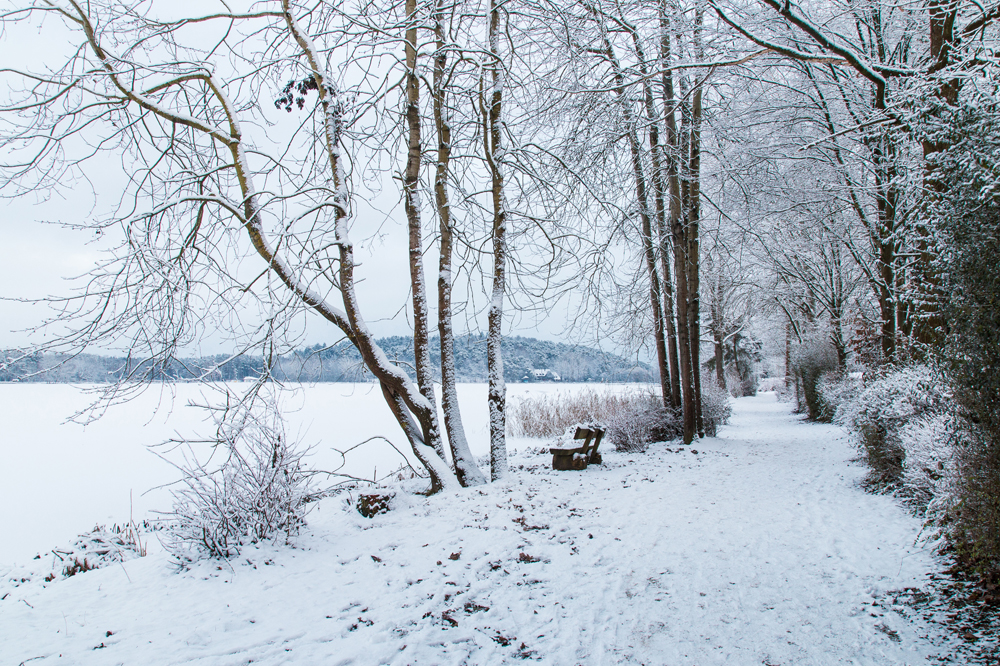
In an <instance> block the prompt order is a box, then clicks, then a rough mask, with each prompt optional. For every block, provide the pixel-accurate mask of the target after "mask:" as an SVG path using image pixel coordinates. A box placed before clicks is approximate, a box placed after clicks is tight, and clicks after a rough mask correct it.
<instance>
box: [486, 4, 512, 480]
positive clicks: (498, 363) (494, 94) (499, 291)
mask: <svg viewBox="0 0 1000 666" xmlns="http://www.w3.org/2000/svg"><path fill="white" fill-rule="evenodd" d="M489 49H490V54H489V58H490V64H489V67H488V69H489V70H490V82H491V89H490V91H489V92H490V105H489V111H488V114H487V117H486V123H485V125H484V127H483V139H484V141H485V142H486V161H487V164H488V165H489V169H490V174H491V176H492V195H493V226H492V233H491V235H492V239H493V294H492V298H491V300H490V310H489V319H488V327H489V330H488V335H487V339H486V359H487V362H486V365H487V372H488V374H489V387H488V393H489V397H488V400H489V408H490V478H491V479H492V480H493V481H498V480H500V479H502V478H504V477H505V476H507V436H506V428H507V404H506V401H507V385H506V383H505V382H504V376H503V354H502V349H501V346H502V342H503V301H504V295H505V291H506V268H507V211H506V201H505V200H504V193H503V172H502V166H503V165H502V160H503V155H502V148H501V140H502V135H503V132H502V127H501V123H502V122H503V120H502V118H503V116H502V107H501V104H502V102H503V84H504V81H503V78H504V77H503V66H502V63H501V62H500V5H499V0H490V27H489Z"/></svg>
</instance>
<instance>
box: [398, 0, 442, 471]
mask: <svg viewBox="0 0 1000 666" xmlns="http://www.w3.org/2000/svg"><path fill="white" fill-rule="evenodd" d="M416 11H417V2H416V0H406V17H407V23H408V25H407V28H406V46H405V55H406V126H407V130H408V136H407V152H406V171H405V173H404V174H403V208H404V210H405V212H406V223H407V228H408V230H409V242H410V247H409V251H410V262H409V263H410V291H411V293H412V296H413V358H414V366H415V367H416V371H417V386H419V387H420V393H422V394H423V396H424V398H425V399H426V400H427V402H429V403H430V404H431V406H432V408H433V410H434V413H433V414H432V415H431V417H430V420H431V421H432V428H433V429H434V430H436V431H438V432H437V435H436V436H435V437H434V438H433V441H434V443H435V446H434V449H435V451H437V454H438V455H439V456H441V458H443V459H446V457H445V452H444V444H443V443H442V441H441V435H440V425H439V424H438V420H437V407H436V405H437V401H436V399H435V397H434V380H433V376H432V374H431V354H430V334H429V319H430V317H429V312H428V306H427V283H426V278H425V277H424V259H423V257H424V253H423V250H424V248H423V229H422V224H421V220H420V158H421V156H422V146H421V136H420V133H421V120H420V79H419V77H418V75H417V17H416Z"/></svg>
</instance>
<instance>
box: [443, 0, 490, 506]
mask: <svg viewBox="0 0 1000 666" xmlns="http://www.w3.org/2000/svg"><path fill="white" fill-rule="evenodd" d="M445 11H446V4H445V2H444V0H438V2H437V5H436V7H435V9H434V34H435V37H436V39H437V44H436V45H437V51H436V53H435V56H434V78H433V92H432V96H433V98H434V125H435V127H436V129H437V137H438V151H437V169H436V172H435V174H434V198H435V203H436V205H437V213H438V221H439V223H440V229H441V232H440V233H441V246H440V260H439V263H438V333H439V334H440V336H441V407H442V409H443V410H444V426H445V430H446V431H447V433H448V447H449V449H450V450H451V459H452V462H453V464H454V466H455V475H456V476H457V477H458V482H459V483H461V484H462V485H463V486H466V487H468V486H478V485H481V484H483V483H486V477H485V476H483V473H482V472H481V471H480V470H479V467H478V466H477V465H476V459H475V457H473V455H472V451H471V449H469V442H468V440H467V439H466V437H465V427H464V426H463V424H462V412H461V410H460V408H459V405H458V388H457V386H456V385H455V332H454V330H453V328H452V307H451V299H452V281H453V277H452V265H451V262H452V243H453V240H454V229H453V228H452V220H451V205H450V203H449V200H448V174H449V167H450V164H451V125H450V123H449V120H448V109H447V104H446V101H447V89H446V83H445V68H446V66H447V64H448V53H447V51H446V48H447V40H446V35H445V24H444V20H445Z"/></svg>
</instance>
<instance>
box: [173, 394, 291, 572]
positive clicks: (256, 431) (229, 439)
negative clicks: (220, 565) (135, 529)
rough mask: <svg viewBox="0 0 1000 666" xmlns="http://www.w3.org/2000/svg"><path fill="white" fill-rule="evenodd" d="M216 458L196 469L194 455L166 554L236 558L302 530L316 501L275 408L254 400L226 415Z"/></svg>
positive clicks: (185, 468)
mask: <svg viewBox="0 0 1000 666" xmlns="http://www.w3.org/2000/svg"><path fill="white" fill-rule="evenodd" d="M212 444H213V446H214V447H215V453H214V454H213V455H219V454H222V455H223V456H224V459H223V461H222V463H221V464H219V465H217V466H215V467H212V468H210V467H209V463H200V462H198V460H197V458H196V456H195V455H194V453H193V452H191V449H190V447H188V449H187V453H186V454H185V461H184V463H183V464H181V465H178V467H179V468H180V469H181V471H182V472H183V478H182V479H181V481H180V483H181V487H180V488H179V489H177V490H174V491H173V495H174V508H173V511H172V512H171V513H170V514H167V519H168V521H169V522H170V523H171V524H170V529H169V530H167V531H166V534H167V536H166V537H165V538H164V546H165V547H166V548H167V550H168V551H169V552H170V553H171V554H173V555H174V556H175V557H177V558H178V559H179V560H181V561H182V562H189V561H192V560H195V559H199V558H201V557H204V556H208V557H220V558H230V557H235V556H236V555H238V554H239V552H240V549H241V548H242V547H243V546H244V545H246V544H251V543H258V542H261V541H267V540H272V539H273V540H278V539H282V538H284V539H287V538H288V537H290V536H292V535H294V534H296V533H297V532H298V531H299V528H300V527H301V526H302V525H303V524H304V522H305V521H304V518H305V513H306V506H305V505H306V502H307V501H308V500H309V498H310V492H309V491H310V483H309V479H310V476H309V474H308V473H307V472H306V471H305V470H304V469H303V456H304V455H305V451H303V450H301V449H299V448H297V447H296V445H295V444H294V443H293V442H290V441H289V439H288V437H287V435H286V434H285V429H284V423H283V421H282V418H281V416H280V414H279V413H278V411H277V408H276V407H275V401H274V400H273V399H271V400H260V399H257V400H251V401H250V402H249V403H239V404H237V406H236V407H232V408H227V409H225V410H222V412H221V416H220V418H219V421H218V423H217V431H216V438H215V441H213V442H212Z"/></svg>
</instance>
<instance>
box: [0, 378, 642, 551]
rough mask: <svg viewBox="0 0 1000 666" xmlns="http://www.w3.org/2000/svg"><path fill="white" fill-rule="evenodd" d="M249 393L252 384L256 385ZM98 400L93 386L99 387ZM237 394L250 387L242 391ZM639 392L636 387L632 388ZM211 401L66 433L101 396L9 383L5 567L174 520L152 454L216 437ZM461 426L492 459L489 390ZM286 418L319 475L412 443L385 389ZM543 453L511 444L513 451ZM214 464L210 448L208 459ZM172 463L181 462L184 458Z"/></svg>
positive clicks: (160, 464) (146, 411) (128, 415)
mask: <svg viewBox="0 0 1000 666" xmlns="http://www.w3.org/2000/svg"><path fill="white" fill-rule="evenodd" d="M247 386H248V385H247ZM627 387H628V385H610V386H609V385H601V384H511V385H509V386H508V392H507V395H508V400H516V399H517V398H518V397H519V396H525V395H528V394H538V393H541V392H546V393H553V392H560V391H563V392H568V391H580V390H586V389H588V388H589V389H593V390H598V391H602V390H614V391H620V390H625V389H626V388H627ZM89 388H90V389H93V387H89ZM236 388H239V387H238V386H237V387H236ZM631 388H636V387H635V385H631ZM206 397H210V394H209V393H208V392H206V390H205V388H204V387H200V386H197V385H191V384H163V385H153V386H151V387H149V388H148V389H147V390H146V391H145V392H144V393H142V394H141V395H139V396H138V397H137V398H135V399H134V400H132V401H130V402H128V403H127V404H124V405H117V406H113V407H111V408H110V409H109V410H108V412H107V413H106V414H105V415H104V416H103V417H102V418H100V419H99V420H97V421H95V422H93V423H91V424H89V425H87V426H82V425H79V424H76V423H67V422H66V420H67V419H68V418H69V417H70V416H71V415H73V414H74V413H75V412H77V411H79V410H81V409H84V408H85V407H86V406H87V405H88V404H89V403H90V402H91V401H92V400H93V399H94V394H93V393H92V392H91V391H88V387H85V386H74V385H66V384H0V418H2V420H3V423H4V427H3V431H2V433H3V434H2V437H0V454H2V456H3V462H2V464H0V534H2V537H0V563H8V562H17V561H24V560H26V559H29V558H31V557H34V555H35V554H36V553H44V552H46V551H48V550H50V549H52V548H58V547H61V546H62V545H64V544H65V543H67V541H68V540H70V539H71V538H73V537H74V536H75V535H76V534H79V533H81V532H83V531H86V530H89V529H90V528H92V527H94V525H96V524H111V523H123V522H125V521H127V520H128V519H129V516H130V512H131V515H132V517H133V518H134V519H135V520H136V521H137V522H139V521H141V520H142V519H143V518H146V517H150V516H152V515H155V514H154V512H155V511H156V510H160V511H165V510H169V509H170V505H171V498H170V491H169V489H168V488H167V487H165V486H166V485H167V484H170V483H171V482H173V481H175V480H176V479H177V478H178V471H177V470H176V469H175V468H174V467H173V466H172V465H171V464H170V463H169V462H167V461H165V460H163V459H161V458H159V457H157V456H156V455H154V454H153V453H152V452H151V451H150V450H148V449H147V447H148V446H150V445H154V444H158V443H160V442H164V441H166V440H168V439H171V438H174V437H177V436H178V435H180V436H184V437H194V436H203V437H204V436H207V435H210V434H211V433H212V430H213V427H212V424H211V423H210V422H208V421H206V418H205V417H206V414H205V411H204V410H203V409H200V408H197V407H194V406H191V403H192V402H197V403H203V402H204V401H205V398H206ZM459 399H460V402H461V406H462V410H463V412H462V417H463V420H464V422H465V428H466V433H467V435H468V438H469V443H470V445H471V447H472V451H473V453H474V454H475V455H477V456H486V455H488V453H489V425H488V424H489V421H488V413H487V405H486V385H485V384H463V385H460V386H459ZM283 408H284V411H285V416H286V419H287V422H288V426H287V427H288V433H289V435H291V436H293V437H296V436H297V438H298V439H299V441H301V442H303V443H304V444H306V445H309V446H312V448H313V450H312V456H311V458H310V460H311V466H312V467H314V468H317V469H324V470H332V469H335V468H337V467H339V466H340V465H341V463H342V462H344V461H343V459H342V458H341V456H340V455H339V454H338V453H336V451H334V450H333V449H335V448H336V449H341V450H343V449H347V448H350V447H351V446H352V445H354V444H357V443H359V442H362V441H364V440H366V439H368V438H370V437H376V436H381V437H385V438H387V439H388V440H390V441H391V442H392V443H393V444H395V445H396V446H397V447H398V448H399V449H400V450H403V451H407V448H406V441H405V438H404V437H403V435H402V432H401V431H400V429H399V427H398V426H397V425H396V422H395V420H394V419H393V417H392V414H391V413H390V412H389V410H388V408H387V407H386V406H385V403H384V401H383V399H382V394H381V392H380V391H379V389H378V387H377V386H376V385H375V384H367V383H365V384H360V383H359V384H312V385H299V386H294V385H292V386H288V390H287V391H285V392H284V394H283ZM527 444H534V445H537V444H538V442H537V441H536V440H518V439H511V438H508V446H509V447H511V448H514V449H516V448H518V447H519V446H524V445H527ZM201 453H202V455H206V454H207V449H203V450H202V451H201ZM165 455H166V456H167V457H168V458H170V459H173V460H179V457H178V456H177V454H176V453H174V454H173V455H172V456H171V454H170V453H165ZM402 462H403V461H402V459H401V458H400V456H399V454H397V453H396V452H395V451H393V450H392V448H391V447H390V446H389V445H388V444H386V443H384V442H381V441H375V442H372V443H370V444H367V445H365V446H364V447H362V448H361V449H357V450H355V451H354V452H352V453H351V454H350V455H349V458H348V460H347V461H346V465H345V466H344V467H343V469H342V471H344V472H347V473H350V474H352V475H354V476H359V477H363V478H371V477H372V476H373V475H376V474H377V475H378V476H382V475H384V474H385V473H387V472H389V471H391V470H393V469H395V468H398V467H399V466H400V465H401V464H402Z"/></svg>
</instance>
